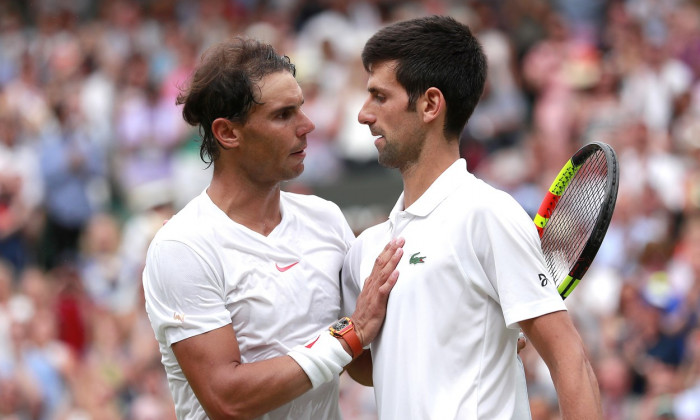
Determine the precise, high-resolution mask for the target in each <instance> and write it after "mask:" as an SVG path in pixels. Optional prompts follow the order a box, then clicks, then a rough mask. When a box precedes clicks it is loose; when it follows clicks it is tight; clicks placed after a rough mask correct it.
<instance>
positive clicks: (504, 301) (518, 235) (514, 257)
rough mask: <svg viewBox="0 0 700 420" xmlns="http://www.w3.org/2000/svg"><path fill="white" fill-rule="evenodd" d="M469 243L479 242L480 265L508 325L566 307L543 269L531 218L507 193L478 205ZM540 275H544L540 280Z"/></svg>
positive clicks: (515, 324) (543, 263) (543, 264)
mask: <svg viewBox="0 0 700 420" xmlns="http://www.w3.org/2000/svg"><path fill="white" fill-rule="evenodd" d="M480 210H481V214H480V215H479V222H480V223H478V228H477V229H475V232H473V235H474V238H473V240H472V241H473V242H475V243H481V244H483V254H482V255H481V258H482V261H481V262H482V266H483V267H484V271H485V273H486V277H487V279H488V281H489V282H490V284H487V285H482V287H485V288H486V289H491V290H493V291H495V294H496V295H495V296H494V298H495V299H497V300H498V302H499V303H500V305H501V308H502V309H503V316H504V318H505V321H506V325H507V326H508V327H509V328H517V327H518V325H517V323H518V322H519V321H522V320H525V319H530V318H535V317H538V316H540V315H544V314H547V313H551V312H556V311H561V310H566V306H565V305H564V301H563V300H562V299H561V297H560V296H559V293H558V292H557V287H556V284H554V281H552V276H551V274H550V273H549V270H548V269H547V266H546V264H545V261H544V256H543V254H542V247H541V245H540V240H539V236H538V235H537V230H536V229H535V225H534V223H533V222H532V220H531V219H530V218H529V216H528V215H527V213H525V211H524V210H523V209H522V207H520V205H519V204H518V203H517V202H516V201H515V200H514V199H512V198H511V197H510V196H508V197H505V198H504V200H503V202H501V203H500V205H498V206H495V207H490V208H482V209H480ZM540 274H542V275H544V276H546V277H547V279H548V281H546V282H545V281H542V278H541V277H540Z"/></svg>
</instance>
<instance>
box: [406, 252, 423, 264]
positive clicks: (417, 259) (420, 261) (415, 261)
mask: <svg viewBox="0 0 700 420" xmlns="http://www.w3.org/2000/svg"><path fill="white" fill-rule="evenodd" d="M418 254H420V251H419V252H416V253H415V254H413V255H411V259H410V260H408V263H409V264H423V263H425V259H426V258H427V257H419V256H418Z"/></svg>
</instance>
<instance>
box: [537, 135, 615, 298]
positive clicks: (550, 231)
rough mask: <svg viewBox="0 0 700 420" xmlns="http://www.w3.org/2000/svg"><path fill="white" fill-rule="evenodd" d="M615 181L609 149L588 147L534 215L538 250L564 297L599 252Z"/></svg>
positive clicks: (572, 161)
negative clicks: (537, 234) (540, 246)
mask: <svg viewBox="0 0 700 420" xmlns="http://www.w3.org/2000/svg"><path fill="white" fill-rule="evenodd" d="M619 177H620V174H619V171H618V167H617V156H616V155H615V151H614V150H613V148H612V147H610V146H609V145H607V144H605V143H601V142H593V143H590V144H587V145H585V146H583V147H582V148H581V149H579V150H578V151H577V152H576V153H575V154H574V155H573V156H572V157H571V159H569V161H568V162H566V164H565V165H564V167H563V168H562V169H561V171H560V172H559V175H557V177H556V179H555V180H554V182H553V183H552V186H551V187H549V191H548V192H547V194H546V195H545V197H544V200H543V201H542V204H541V205H540V208H539V210H538V211H537V215H536V216H535V219H534V222H535V226H536V227H537V231H538V233H539V235H540V239H541V241H542V252H543V253H544V258H545V261H546V263H547V267H548V268H549V270H550V273H551V274H552V276H554V282H555V283H556V284H557V289H558V290H559V294H560V295H561V297H562V299H566V298H567V297H568V296H569V294H571V292H572V291H573V290H574V288H576V286H578V284H579V282H580V281H581V278H583V276H584V274H586V271H587V270H588V267H590V266H591V263H592V262H593V259H594V258H595V256H596V253H598V249H599V248H600V244H601V243H602V242H603V238H604V237H605V233H606V232H607V230H608V226H609V225H610V219H611V218H612V214H613V211H614V210H615V201H616V199H617V188H618V183H619V182H618V181H619Z"/></svg>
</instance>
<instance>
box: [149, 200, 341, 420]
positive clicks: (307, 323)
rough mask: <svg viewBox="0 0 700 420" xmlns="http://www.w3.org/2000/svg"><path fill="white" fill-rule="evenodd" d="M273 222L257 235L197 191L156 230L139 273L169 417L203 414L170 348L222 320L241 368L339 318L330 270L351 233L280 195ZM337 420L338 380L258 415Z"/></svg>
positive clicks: (323, 212) (330, 207) (324, 211)
mask: <svg viewBox="0 0 700 420" xmlns="http://www.w3.org/2000/svg"><path fill="white" fill-rule="evenodd" d="M280 206H281V210H282V222H281V223H280V224H279V225H278V226H277V227H276V228H275V229H274V230H273V231H272V232H271V233H270V234H269V235H268V236H263V235H260V234H258V233H257V232H254V231H252V230H250V229H248V228H246V227H244V226H242V225H240V224H238V223H235V222H234V221H232V220H231V219H230V218H229V217H228V216H227V215H226V214H225V213H224V212H223V211H222V210H220V209H219V208H218V207H217V206H216V205H215V204H214V203H213V202H212V201H211V199H210V198H209V196H208V195H207V193H206V191H205V192H203V193H202V194H200V195H199V196H198V197H196V198H195V199H193V200H192V201H191V202H190V203H189V204H187V206H185V207H184V208H183V209H182V210H181V211H180V212H179V213H178V214H177V215H175V216H174V217H173V218H172V219H170V220H169V221H168V223H166V224H165V225H164V226H163V227H162V228H161V229H160V231H159V232H158V233H157V234H156V236H155V238H154V239H153V242H152V243H151V246H150V248H149V250H148V255H147V258H146V268H145V270H144V275H143V284H144V292H145V296H146V311H147V312H148V316H149V319H150V321H151V326H152V327H153V330H154V332H155V335H156V339H157V340H158V343H159V345H160V352H161V355H162V358H161V360H162V363H163V365H164V366H165V370H166V373H167V377H168V383H169V386H170V390H171V392H172V395H173V399H174V401H175V410H176V413H177V416H178V419H180V420H184V419H188V420H189V419H205V418H206V414H205V412H204V410H203V408H202V407H201V405H200V404H199V402H198V401H197V398H196V397H195V395H194V393H193V392H192V388H191V387H190V386H189V384H188V383H187V380H186V379H185V376H184V374H183V372H182V370H181V368H180V366H179V365H178V363H177V359H176V358H175V355H174V354H173V352H172V349H171V347H170V346H171V344H172V343H175V342H177V341H180V340H183V339H186V338H188V337H192V336H194V335H197V334H202V333H204V332H207V331H211V330H214V329H216V328H219V327H222V326H225V325H228V324H232V325H233V329H234V331H235V332H236V338H237V339H238V344H239V347H240V351H241V359H242V362H243V363H248V362H254V361H259V360H264V359H269V358H272V357H277V356H283V355H285V354H287V352H288V351H289V350H290V349H291V348H292V347H294V346H295V345H298V344H303V343H305V342H306V341H308V340H309V339H311V338H313V336H314V335H315V334H318V332H319V331H320V330H321V329H323V328H324V327H327V326H328V325H330V324H332V323H333V322H334V321H335V320H337V319H338V318H339V316H340V284H339V276H340V269H341V267H342V264H343V258H344V256H345V254H346V253H347V250H348V248H349V247H350V244H351V243H352V241H353V240H354V235H353V233H352V231H351V229H350V227H349V226H348V224H347V222H346V221H345V218H344V217H343V214H342V213H341V211H340V209H339V208H338V206H336V205H335V204H333V203H332V202H330V201H326V200H323V199H321V198H318V197H314V196H306V195H299V194H291V193H285V192H282V195H281V200H280ZM261 418H262V419H265V420H272V419H289V420H291V419H294V420H297V419H309V420H312V419H313V420H315V419H321V418H323V419H339V418H340V414H339V408H338V380H337V379H336V380H335V381H332V382H330V383H327V384H324V385H323V386H321V387H319V388H317V389H315V390H312V391H309V392H307V393H305V394H304V395H302V396H300V397H299V398H297V399H295V400H294V401H292V402H290V403H288V404H285V405H284V406H282V407H280V408H278V409H276V410H274V411H272V412H270V413H268V414H266V415H264V416H263V417H261Z"/></svg>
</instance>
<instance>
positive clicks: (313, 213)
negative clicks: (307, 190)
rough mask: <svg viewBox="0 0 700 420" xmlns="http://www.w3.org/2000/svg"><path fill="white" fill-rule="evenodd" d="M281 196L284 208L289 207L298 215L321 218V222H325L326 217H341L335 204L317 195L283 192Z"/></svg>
mask: <svg viewBox="0 0 700 420" xmlns="http://www.w3.org/2000/svg"><path fill="white" fill-rule="evenodd" d="M281 196H282V198H283V200H284V205H285V206H289V207H290V208H292V209H294V210H296V211H297V212H298V213H300V214H303V215H307V216H309V217H312V218H318V217H320V216H322V217H321V220H325V219H326V218H328V217H335V218H337V217H343V215H342V211H341V210H340V207H338V205H337V204H335V203H334V202H332V201H330V200H326V199H325V198H322V197H319V196H317V195H311V194H298V193H292V192H285V191H283V192H282V195H281Z"/></svg>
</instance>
